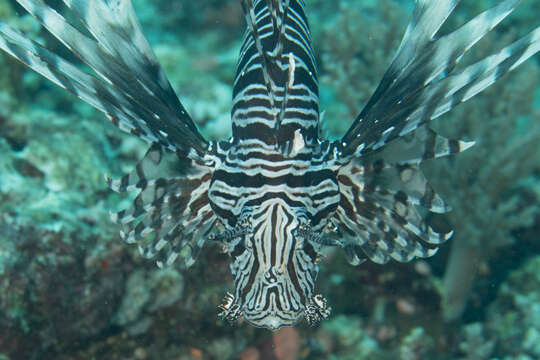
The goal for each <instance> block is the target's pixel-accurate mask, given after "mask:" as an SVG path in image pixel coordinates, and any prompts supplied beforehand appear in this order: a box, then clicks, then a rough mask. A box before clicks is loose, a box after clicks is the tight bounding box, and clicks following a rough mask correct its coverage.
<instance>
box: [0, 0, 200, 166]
mask: <svg viewBox="0 0 540 360" xmlns="http://www.w3.org/2000/svg"><path fill="white" fill-rule="evenodd" d="M17 2H18V3H19V4H20V5H21V6H22V7H24V8H25V9H26V10H27V11H28V12H29V13H30V14H31V15H32V16H34V17H35V18H36V19H37V20H38V21H39V22H40V23H41V24H42V25H43V26H44V27H45V28H46V29H47V30H48V31H49V32H50V33H51V34H52V35H53V36H55V37H56V38H57V39H58V40H59V41H60V42H61V43H62V44H63V45H64V46H66V47H67V48H68V49H69V50H70V51H71V52H73V53H74V54H75V55H76V56H77V57H78V58H80V59H81V60H82V61H83V62H84V63H85V64H87V65H88V66H89V67H90V69H92V71H93V72H94V73H95V74H89V73H86V72H84V71H82V70H80V69H79V68H78V67H77V66H75V65H74V64H72V63H71V62H69V61H67V60H65V59H63V58H62V57H61V56H59V55H57V54H55V53H53V52H51V51H49V50H47V49H46V48H45V47H43V46H41V45H40V44H38V43H36V42H34V41H32V40H30V39H28V38H27V37H25V36H24V35H23V34H21V33H19V32H17V31H15V30H14V29H12V28H10V27H9V26H7V25H5V24H3V23H0V48H1V49H2V50H4V51H6V52H7V53H9V54H10V55H12V56H14V57H15V58H16V59H18V60H20V61H21V62H23V63H24V64H26V65H27V66H29V67H30V68H31V69H33V70H34V71H36V72H38V73H39V74H41V75H43V76H44V77H46V78H48V79H49V80H51V81H52V82H54V83H55V84H57V85H59V86H60V87H62V88H64V89H66V90H68V91H70V92H72V93H73V94H75V95H76V96H78V97H79V98H81V99H82V100H84V101H85V102H87V103H88V104H90V105H92V106H93V107H95V108H96V109H98V110H100V111H102V112H104V113H105V114H106V115H107V117H108V118H109V119H110V120H111V122H113V124H115V125H116V126H118V127H119V128H120V129H122V130H124V131H126V132H129V133H131V134H133V135H136V136H138V137H140V138H142V139H144V140H146V141H148V142H150V143H159V144H161V145H162V146H164V147H165V148H168V149H169V150H171V151H182V152H184V153H185V154H188V155H189V156H190V157H191V158H197V157H202V156H204V154H205V152H206V150H207V148H208V142H207V141H206V140H205V139H204V138H203V137H202V135H201V134H200V133H199V132H198V130H197V127H196V125H195V124H194V122H193V121H192V119H191V118H190V116H189V115H188V114H187V111H186V110H185V109H184V107H183V106H182V104H181V103H180V101H179V100H178V98H177V96H176V94H175V92H174V90H173V89H172V87H171V85H170V83H169V81H168V80H167V77H166V76H165V73H164V71H163V69H162V68H161V66H160V65H159V62H158V60H157V58H156V56H155V55H154V53H153V51H152V49H151V48H150V45H149V44H148V42H147V40H146V38H145V37H144V35H143V33H142V31H141V27H140V25H139V23H138V20H137V18H136V16H135V12H134V11H133V8H132V5H131V2H130V1H129V0H119V1H104V0H95V1H81V0H63V2H64V4H65V5H66V6H67V8H68V9H69V11H71V12H72V13H73V15H74V16H69V17H67V18H64V16H62V15H61V14H60V13H58V12H57V11H55V10H54V9H53V8H51V7H49V6H48V5H47V4H45V3H44V2H43V1H41V0H18V1H17ZM77 20H79V22H80V23H79V24H74V22H76V21H77ZM81 26H82V27H84V28H85V29H86V30H87V33H83V32H81V31H79V30H78V29H77V27H79V28H80V27H81Z"/></svg>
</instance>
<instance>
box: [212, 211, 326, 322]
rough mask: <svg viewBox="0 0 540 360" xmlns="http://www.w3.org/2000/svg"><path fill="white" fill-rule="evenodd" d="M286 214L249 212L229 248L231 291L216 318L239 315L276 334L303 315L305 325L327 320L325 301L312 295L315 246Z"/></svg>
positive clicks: (301, 224)
mask: <svg viewBox="0 0 540 360" xmlns="http://www.w3.org/2000/svg"><path fill="white" fill-rule="evenodd" d="M291 213H292V212H289V211H287V208H286V206H284V204H275V205H274V206H270V209H266V210H265V211H262V212H259V213H257V212H254V213H253V214H252V215H251V216H250V221H248V222H247V225H245V226H246V228H247V229H246V231H240V232H239V233H240V236H238V237H237V238H236V239H235V240H234V241H233V243H231V246H230V248H229V254H230V255H231V257H232V262H231V271H232V274H233V276H234V284H235V292H234V295H233V294H227V295H226V296H225V298H224V301H223V304H222V305H220V309H221V310H222V312H221V314H220V316H221V317H224V318H226V319H228V320H229V321H234V320H236V318H237V317H239V316H242V317H243V318H244V319H245V320H246V321H247V322H248V323H250V324H251V325H254V326H257V327H263V328H267V329H270V330H277V329H279V328H281V327H283V326H292V325H294V324H296V323H297V322H298V321H299V320H300V319H301V318H302V317H304V316H305V317H306V320H307V321H308V322H309V323H310V324H317V323H318V322H319V321H320V320H321V319H323V318H327V317H328V316H329V314H330V309H329V308H328V307H327V305H326V300H325V299H324V298H323V297H322V296H321V295H314V288H315V280H316V278H317V273H318V266H317V258H318V252H317V250H316V248H315V247H316V246H314V244H312V242H311V241H309V238H308V234H309V230H307V229H308V227H307V226H306V225H305V222H304V221H303V220H300V219H299V218H298V217H295V216H293V215H292V214H291ZM242 226H244V225H242Z"/></svg>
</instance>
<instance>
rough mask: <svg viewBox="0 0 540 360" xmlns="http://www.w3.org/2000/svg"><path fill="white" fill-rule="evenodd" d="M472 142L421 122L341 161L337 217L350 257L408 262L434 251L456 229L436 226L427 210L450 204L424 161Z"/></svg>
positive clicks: (435, 210) (355, 261)
mask: <svg viewBox="0 0 540 360" xmlns="http://www.w3.org/2000/svg"><path fill="white" fill-rule="evenodd" d="M473 144H474V143H473V142H466V141H457V140H449V139H446V138H444V137H442V136H440V135H438V134H437V133H436V132H434V131H433V130H431V129H429V128H427V127H422V128H419V129H416V130H415V131H413V132H412V133H410V134H408V135H407V136H403V137H401V138H399V139H396V140H394V141H393V142H391V143H389V144H387V145H386V146H385V147H384V148H382V149H380V150H379V151H374V152H372V153H370V154H368V155H366V156H360V157H355V158H353V160H352V161H351V162H350V163H348V164H347V165H345V166H344V167H342V168H341V169H340V170H339V173H338V183H339V188H340V193H341V200H340V203H339V205H338V209H337V211H336V214H335V219H334V222H335V223H336V225H337V226H338V229H339V231H340V233H341V234H342V235H343V238H344V250H345V254H346V256H347V259H348V260H349V262H350V263H351V264H353V265H359V264H361V263H362V262H363V261H364V260H365V257H367V258H369V259H370V260H372V261H374V262H376V263H386V262H387V261H388V260H390V258H393V259H395V260H397V261H401V262H407V261H410V260H412V259H414V258H416V257H420V258H422V257H429V256H432V255H434V254H435V252H436V251H437V246H438V245H439V244H441V243H443V242H445V241H446V240H448V239H449V238H450V237H451V236H452V234H453V232H452V231H441V232H439V231H437V230H435V229H434V228H433V227H431V226H430V225H429V223H428V221H427V220H426V219H427V215H429V213H446V212H448V211H450V210H451V208H450V206H449V205H448V204H446V202H445V201H444V200H443V199H442V198H441V197H440V196H439V195H438V194H437V193H436V192H435V191H434V190H433V188H432V187H431V185H430V184H429V183H428V181H427V180H426V178H425V177H424V175H423V173H422V170H421V169H420V164H421V163H422V162H423V161H424V160H427V159H433V158H437V157H441V156H446V155H450V154H453V153H457V152H461V151H464V150H466V149H468V148H469V147H471V146H472V145H473Z"/></svg>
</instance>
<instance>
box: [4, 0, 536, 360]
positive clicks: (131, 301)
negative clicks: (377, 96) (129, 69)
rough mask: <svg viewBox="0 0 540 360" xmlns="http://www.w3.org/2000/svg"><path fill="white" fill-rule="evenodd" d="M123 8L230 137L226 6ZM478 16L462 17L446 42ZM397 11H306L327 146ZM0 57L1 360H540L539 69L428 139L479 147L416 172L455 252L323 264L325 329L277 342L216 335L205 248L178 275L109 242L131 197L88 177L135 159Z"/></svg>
mask: <svg viewBox="0 0 540 360" xmlns="http://www.w3.org/2000/svg"><path fill="white" fill-rule="evenodd" d="M133 2H134V6H135V9H136V11H137V14H138V16H139V19H140V20H141V23H142V26H143V28H144V31H145V34H147V36H148V39H149V41H150V43H151V44H152V47H153V48H154V50H155V52H156V55H157V56H158V58H159V59H160V62H161V64H162V66H163V67H164V69H165V71H166V73H167V76H168V77H169V79H170V81H171V84H172V85H173V87H174V88H175V90H176V91H177V93H178V95H179V97H180V98H181V100H182V102H183V104H184V105H185V107H186V108H187V109H188V111H189V112H190V114H191V116H192V118H193V119H194V120H195V121H197V123H198V125H199V128H200V129H201V131H202V132H203V133H204V135H205V136H207V137H208V138H211V139H221V138H226V137H228V136H229V135H230V107H231V96H232V88H231V84H232V81H233V76H234V71H235V63H236V60H237V56H238V51H239V46H240V39H241V36H242V33H243V29H244V23H243V15H242V10H241V6H240V4H239V1H238V0H199V1H197V2H194V1H187V0H171V1H151V2H150V1H143V0H134V1H133ZM47 3H50V4H53V5H57V4H58V3H59V1H47ZM494 3H495V1H487V0H486V1H473V0H463V2H462V4H460V6H459V8H458V9H457V10H456V13H455V14H453V17H452V18H451V19H449V22H448V26H447V27H445V28H444V29H443V30H444V31H446V30H448V31H449V30H451V29H453V28H455V26H457V25H459V24H461V23H463V22H464V21H466V20H467V19H470V18H471V17H472V16H473V15H475V14H478V13H479V12H481V11H482V10H484V9H486V8H488V7H489V6H490V5H491V4H494ZM411 11H412V1H393V0H380V1H373V0H371V1H362V0H349V1H328V0H308V1H307V13H308V18H309V20H310V26H311V29H312V36H313V43H314V49H315V53H316V58H317V61H318V63H319V68H320V74H319V75H320V83H321V84H320V86H321V90H320V91H321V109H322V110H324V111H325V114H324V119H325V131H327V132H328V136H330V137H332V138H336V137H339V136H340V135H342V134H343V133H344V132H345V131H346V130H347V128H348V126H349V125H350V123H351V122H352V120H353V119H354V118H355V116H356V115H357V113H358V112H359V111H360V110H361V108H362V106H363V104H365V103H366V102H367V99H368V98H369V96H370V95H371V93H372V91H373V90H374V88H375V87H376V86H377V83H378V81H379V80H380V78H381V77H382V75H383V73H384V71H385V69H386V67H387V66H388V64H389V63H390V61H391V59H392V56H393V54H394V52H395V50H396V49H397V47H398V45H399V41H400V39H401V37H402V34H403V32H404V30H405V27H406V24H407V21H408V19H409V16H410V13H411ZM537 14H540V3H539V2H538V1H537V0H524V1H523V2H522V4H521V5H520V7H519V8H518V9H517V10H516V11H515V13H513V14H512V15H511V16H510V17H509V18H508V19H506V20H505V21H504V22H503V23H502V24H501V25H500V26H498V27H497V28H496V29H495V30H494V32H493V33H492V34H490V35H488V36H487V38H486V39H485V40H483V41H481V42H480V43H479V44H478V45H477V46H475V48H473V50H472V51H471V52H472V54H471V58H468V57H466V58H465V59H464V63H467V62H471V61H473V60H474V58H476V59H478V58H481V57H483V56H485V55H487V54H490V53H492V52H493V51H496V50H497V49H500V48H501V47H503V46H504V45H506V44H509V43H511V42H512V41H513V40H515V39H517V38H518V37H519V36H520V35H524V34H525V33H526V32H528V31H530V30H532V29H534V28H535V27H537V26H538V25H540V24H539V21H538V19H537ZM0 20H1V21H2V22H6V23H9V24H11V25H13V26H17V27H18V28H21V29H23V30H24V31H26V32H27V33H29V34H31V37H32V38H33V39H38V40H39V41H40V42H42V43H44V44H47V47H48V48H51V49H55V51H59V52H61V53H62V54H64V55H65V56H68V57H69V56H70V55H69V54H68V53H67V51H65V50H62V49H61V46H60V45H59V44H58V43H57V42H55V41H54V40H52V39H51V37H50V36H49V35H48V34H46V32H45V31H43V30H42V29H41V28H40V27H39V24H38V23H37V22H36V21H34V20H33V19H32V18H31V17H29V16H27V15H24V11H23V10H22V9H21V8H20V7H17V6H15V4H14V1H7V0H0ZM0 56H1V57H0V63H1V66H2V67H1V69H2V71H0V84H1V85H0V360H4V359H10V360H17V359H238V358H239V359H315V360H316V359H354V360H362V359H375V360H377V359H396V358H397V359H404V360H412V359H422V360H423V359H429V360H432V359H434V360H437V359H471V360H476V359H479V360H483V359H509V360H510V359H512V360H513V359H516V360H517V359H519V360H525V359H538V358H540V345H538V344H540V275H539V274H540V256H539V254H540V243H539V240H540V239H539V238H540V235H539V234H540V206H539V203H540V202H539V198H540V179H539V177H540V145H539V144H540V97H539V95H538V94H539V93H540V56H539V55H536V56H535V57H533V58H532V59H530V60H529V61H527V62H526V63H524V64H523V65H521V66H520V67H519V68H518V69H517V70H515V71H514V72H512V73H511V74H509V75H508V76H505V77H504V78H503V79H501V80H500V81H498V83H497V84H495V85H493V86H492V87H491V88H489V89H488V90H486V91H485V92H484V93H482V94H480V95H478V96H477V97H475V98H474V99H472V100H470V102H468V103H466V104H464V105H462V106H460V107H459V108H457V109H454V110H452V112H451V113H450V114H447V115H445V116H443V117H442V118H441V119H440V120H437V122H436V123H435V124H434V127H435V128H437V129H438V130H440V131H441V133H443V134H444V135H446V136H449V137H454V138H465V139H475V140H477V141H478V143H477V145H476V146H475V147H473V148H472V149H470V150H468V151H467V152H465V153H463V154H459V155H456V156H452V157H451V158H450V159H441V160H437V161H434V162H432V163H429V164H427V165H426V166H425V171H426V173H427V174H428V177H429V179H430V181H432V182H433V184H434V187H435V188H436V190H437V191H439V192H440V193H441V195H442V196H443V197H444V198H445V199H446V200H447V201H448V202H449V203H450V204H451V205H452V207H453V208H454V210H453V212H451V213H450V214H449V215H448V216H447V217H446V220H444V221H448V222H450V223H451V224H452V225H453V228H454V230H455V235H454V238H453V239H452V240H450V241H449V242H448V243H446V244H444V245H443V246H442V248H441V250H440V251H439V253H438V254H437V255H436V256H434V257H432V258H429V259H426V260H417V261H413V262H411V263H406V264H399V263H395V262H391V263H389V264H386V265H377V264H372V263H364V264H362V265H360V266H359V267H352V266H350V265H349V264H348V263H347V261H346V260H345V258H344V256H343V253H342V252H341V251H339V250H336V251H334V252H329V253H328V255H327V256H326V258H325V259H323V260H322V262H321V265H320V267H321V269H320V273H319V278H318V292H320V293H322V294H324V295H325V296H326V298H327V299H328V301H329V302H330V305H331V306H332V307H333V311H332V315H331V317H330V319H329V320H326V321H324V322H323V323H322V324H321V326H320V327H318V328H311V327H309V326H308V325H307V324H305V323H300V324H298V325H297V326H296V327H295V328H288V329H282V330H280V331H279V332H277V333H271V332H269V331H267V330H262V329H256V328H253V327H251V326H249V325H247V324H246V323H242V322H239V323H238V324H236V325H234V326H231V325H229V324H228V323H226V322H223V321H221V320H219V319H218V318H217V316H216V314H217V312H218V310H217V305H218V304H219V303H220V302H221V298H222V297H223V295H224V294H225V292H226V291H230V290H231V289H232V286H233V285H232V277H231V275H230V271H229V268H228V264H229V259H228V257H227V256H226V255H224V254H221V253H220V249H219V248H218V247H217V246H212V245H210V246H206V247H205V248H204V250H203V253H202V254H201V256H200V257H199V259H198V261H197V262H196V263H195V264H194V265H193V266H192V267H191V268H190V269H189V270H187V271H184V270H179V269H176V268H174V267H173V268H169V269H166V270H159V269H158V268H157V267H156V266H155V265H154V263H153V262H152V261H149V260H145V259H143V258H141V257H140V256H139V255H138V253H137V250H136V249H135V248H134V247H130V246H128V245H126V244H124V243H123V242H122V241H121V239H120V236H119V235H118V232H119V227H118V226H117V225H115V224H114V223H112V222H111V221H110V219H109V211H110V210H115V209H119V208H122V207H123V206H125V205H126V204H128V203H129V200H130V199H126V198H124V197H120V196H118V195H117V194H115V193H113V192H112V191H110V190H108V188H107V186H106V183H105V181H104V180H103V174H104V173H106V174H109V175H110V176H111V177H113V178H118V177H120V176H121V175H122V174H124V173H127V172H129V171H130V170H131V169H132V168H133V167H134V166H135V164H136V163H137V161H138V160H139V159H140V158H141V157H142V156H143V154H144V153H145V151H146V148H147V144H145V143H144V142H142V141H140V140H138V139H136V138H134V137H133V136H129V135H126V134H124V133H122V132H120V131H119V130H118V129H117V128H116V127H114V126H113V125H112V124H110V123H109V122H108V121H107V120H106V119H105V117H104V116H103V115H102V114H100V113H98V112H96V111H94V110H93V109H92V108H91V107H90V106H88V105H86V104H83V103H82V102H81V101H80V100H78V99H76V98H75V97H73V96H71V95H70V94H68V93H67V92H65V91H62V90H61V89H58V88H56V87H55V86H54V85H51V84H49V83H48V82H47V81H46V80H44V79H42V78H41V77H39V76H38V75H36V74H34V73H32V72H30V71H28V70H27V69H26V68H24V67H23V66H21V65H20V64H18V63H17V62H16V61H15V60H12V59H11V58H8V57H7V56H4V54H1V55H0Z"/></svg>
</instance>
